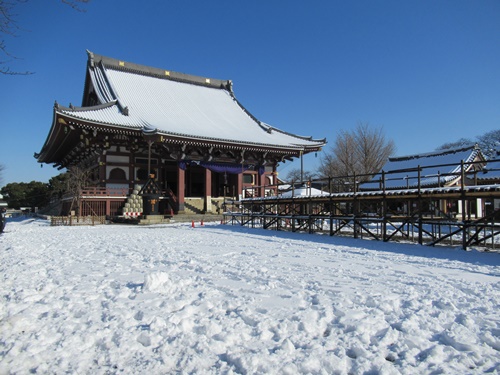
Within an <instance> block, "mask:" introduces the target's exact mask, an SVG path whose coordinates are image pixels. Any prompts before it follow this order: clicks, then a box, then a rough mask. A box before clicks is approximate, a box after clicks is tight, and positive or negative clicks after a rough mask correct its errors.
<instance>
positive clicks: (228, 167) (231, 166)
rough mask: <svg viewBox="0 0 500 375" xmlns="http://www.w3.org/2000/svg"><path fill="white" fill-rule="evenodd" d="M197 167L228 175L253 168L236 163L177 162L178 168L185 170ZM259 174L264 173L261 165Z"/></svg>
mask: <svg viewBox="0 0 500 375" xmlns="http://www.w3.org/2000/svg"><path fill="white" fill-rule="evenodd" d="M188 164H189V165H199V166H200V167H203V168H207V169H210V170H211V171H212V172H217V173H229V174H238V173H241V172H244V171H246V170H248V169H249V168H251V167H253V165H249V164H236V163H213V162H210V161H189V160H181V161H180V162H179V168H181V169H183V170H186V167H187V165H188ZM258 171H259V174H261V175H262V174H263V173H264V172H265V168H264V166H263V165H261V166H259V169H258Z"/></svg>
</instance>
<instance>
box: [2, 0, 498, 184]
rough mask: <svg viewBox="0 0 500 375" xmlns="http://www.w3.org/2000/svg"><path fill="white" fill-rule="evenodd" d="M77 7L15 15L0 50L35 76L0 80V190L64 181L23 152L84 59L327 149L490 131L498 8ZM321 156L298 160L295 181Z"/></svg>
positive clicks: (411, 147)
mask: <svg viewBox="0 0 500 375" xmlns="http://www.w3.org/2000/svg"><path fill="white" fill-rule="evenodd" d="M82 8H84V9H85V10H86V12H84V13H81V12H77V11H75V10H73V9H71V8H70V7H68V6H66V5H63V4H62V3H61V2H60V1H59V0H45V1H40V0H29V1H28V2H27V3H24V4H19V5H18V6H17V9H16V13H17V20H18V23H19V26H20V27H21V29H20V30H19V31H18V36H17V37H16V38H10V37H9V38H8V37H6V38H5V40H6V45H7V48H8V50H9V51H10V52H11V53H12V54H14V55H16V56H18V57H21V58H22V60H15V61H12V62H11V63H10V68H11V69H13V70H17V71H24V70H31V71H34V72H35V74H33V75H29V76H3V75H2V76H0V88H1V90H0V128H1V133H0V134H1V135H0V137H1V138H0V139H1V142H0V163H1V164H3V165H4V167H5V169H4V171H3V174H2V182H0V186H3V185H5V184H7V183H9V182H29V181H32V180H36V181H48V180H49V178H50V177H52V176H54V175H57V174H58V173H60V172H59V171H58V170H57V169H54V168H53V167H51V166H48V165H44V167H43V168H40V164H38V163H37V162H36V160H35V159H34V157H33V153H35V152H38V151H40V149H41V147H42V145H43V143H44V141H45V139H46V137H47V134H48V132H49V129H50V126H51V123H52V108H53V104H54V101H55V100H57V101H58V102H59V103H61V104H63V105H68V104H69V103H70V102H71V103H73V104H74V105H80V104H81V100H82V94H83V84H84V78H85V65H86V60H87V55H86V52H85V50H86V49H89V50H91V51H93V52H95V53H97V54H101V55H105V56H110V57H114V58H119V59H122V60H125V61H130V62H135V63H139V64H143V65H149V66H154V67H159V68H164V69H168V70H173V71H178V72H183V73H189V74H195V75H201V76H207V77H212V78H220V79H231V80H233V83H234V91H235V94H236V97H237V98H238V99H239V100H240V101H241V102H242V103H243V105H244V106H245V107H246V108H247V109H248V110H249V111H250V112H251V113H252V114H254V115H255V116H256V117H257V118H258V119H260V120H261V121H264V122H267V123H269V124H271V125H273V126H276V127H278V128H281V129H283V130H286V131H289V132H292V133H296V134H300V135H310V136H313V137H315V138H323V137H326V138H327V140H329V142H330V145H328V146H327V147H326V151H327V150H328V149H329V148H330V147H331V144H333V141H334V139H335V137H336V135H337V134H338V132H339V131H340V130H348V129H350V128H352V127H354V126H356V124H357V123H358V122H367V123H369V124H371V125H374V126H382V127H383V129H384V132H385V134H386V136H387V138H389V139H392V140H394V142H395V143H396V146H397V155H407V154H413V153H420V152H429V151H432V150H434V149H436V147H438V146H440V145H442V144H443V143H446V142H451V141H456V140H458V139H459V138H462V137H465V138H475V137H476V136H478V135H481V134H484V133H486V132H488V131H491V130H496V129H499V128H500V1H499V0H485V1H481V0H476V1H473V0H467V1H463V0H448V1H445V0H414V1H413V0H407V1H406V0H405V1H401V0H396V1H377V0H369V1H368V0H367V1H348V0H345V1H333V0H324V1H320V0H314V1H305V0H304V1H295V0H293V1H290V0H287V1H278V0H247V1H234V0H221V1H218V0H211V1H207V0H190V1H185V0H167V1H165V0H157V1H148V0H144V1H138V0H133V1H132V0H120V1H112V0H92V1H91V2H90V3H89V4H87V5H82ZM323 152H324V151H323ZM323 152H320V153H318V156H317V157H315V156H314V155H310V156H306V157H305V161H304V165H305V169H306V170H310V171H314V170H315V169H316V168H317V166H318V164H319V161H320V159H321V156H322V154H323ZM298 167H300V163H297V162H296V163H285V164H283V165H281V167H280V168H279V171H280V174H281V175H282V176H286V174H287V173H288V171H290V170H291V169H293V168H298Z"/></svg>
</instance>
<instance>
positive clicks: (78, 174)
mask: <svg viewBox="0 0 500 375" xmlns="http://www.w3.org/2000/svg"><path fill="white" fill-rule="evenodd" d="M68 175H69V177H68V179H67V181H68V187H67V191H68V192H69V193H71V195H72V196H73V200H72V202H71V208H70V209H71V210H73V209H74V210H75V211H76V215H77V216H79V215H80V202H81V199H82V191H83V188H84V187H86V186H88V185H89V182H90V179H91V178H90V177H91V170H90V169H83V168H80V167H71V168H69V169H68Z"/></svg>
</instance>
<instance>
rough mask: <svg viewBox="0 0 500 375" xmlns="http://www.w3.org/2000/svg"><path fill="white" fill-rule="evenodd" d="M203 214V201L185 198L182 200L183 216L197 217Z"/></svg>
mask: <svg viewBox="0 0 500 375" xmlns="http://www.w3.org/2000/svg"><path fill="white" fill-rule="evenodd" d="M204 212H205V199H203V198H185V199H184V214H185V215H195V214H197V215H199V214H203V213H204Z"/></svg>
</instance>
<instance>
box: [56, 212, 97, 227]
mask: <svg viewBox="0 0 500 375" xmlns="http://www.w3.org/2000/svg"><path fill="white" fill-rule="evenodd" d="M100 224H106V216H93V215H92V216H71V215H70V216H51V218H50V225H51V226H53V227H54V226H75V225H100Z"/></svg>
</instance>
